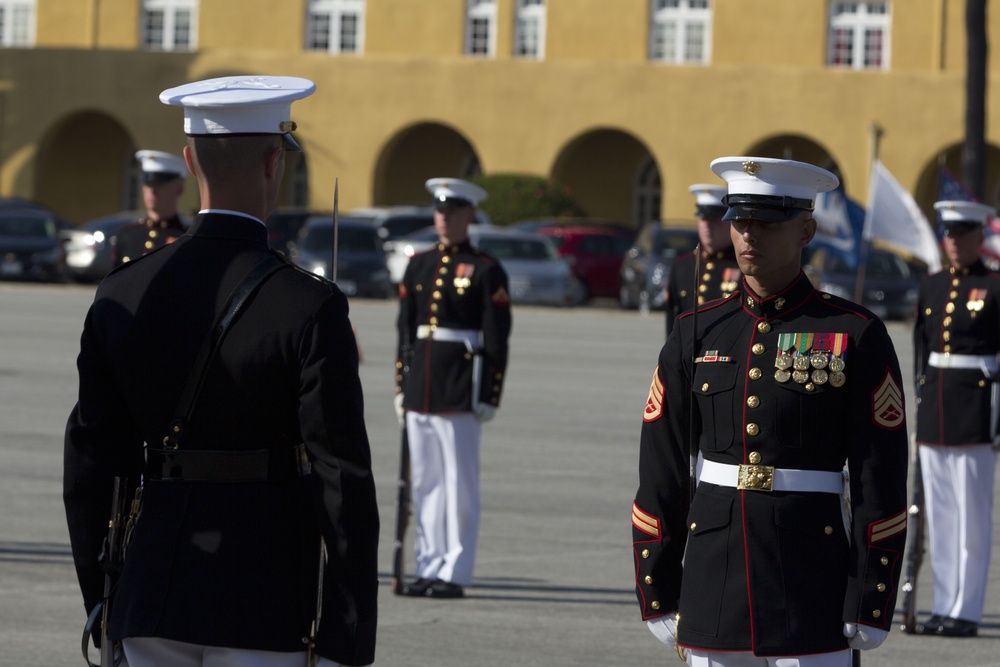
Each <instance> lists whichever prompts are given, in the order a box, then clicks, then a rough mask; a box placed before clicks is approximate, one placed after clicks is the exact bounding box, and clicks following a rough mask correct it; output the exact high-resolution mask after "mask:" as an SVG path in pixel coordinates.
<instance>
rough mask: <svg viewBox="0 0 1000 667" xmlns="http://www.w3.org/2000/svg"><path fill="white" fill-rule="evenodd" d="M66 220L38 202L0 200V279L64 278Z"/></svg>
mask: <svg viewBox="0 0 1000 667" xmlns="http://www.w3.org/2000/svg"><path fill="white" fill-rule="evenodd" d="M68 229H70V225H69V223H67V222H66V221H65V220H63V219H62V218H60V217H59V216H58V215H56V213H55V212H53V211H50V210H49V209H47V208H45V207H44V206H42V205H40V204H36V203H34V202H28V201H24V200H17V199H15V200H3V202H2V203H0V280H37V281H47V282H65V281H66V280H67V272H66V251H65V249H64V247H63V244H64V243H65V237H64V235H63V233H64V232H65V231H66V230H68Z"/></svg>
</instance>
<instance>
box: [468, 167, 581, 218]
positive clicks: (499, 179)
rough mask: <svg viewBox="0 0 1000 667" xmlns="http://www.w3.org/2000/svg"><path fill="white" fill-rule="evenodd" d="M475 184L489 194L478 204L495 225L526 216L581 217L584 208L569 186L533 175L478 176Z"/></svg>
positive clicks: (474, 179)
mask: <svg viewBox="0 0 1000 667" xmlns="http://www.w3.org/2000/svg"><path fill="white" fill-rule="evenodd" d="M472 181H473V182H474V183H476V184H477V185H479V186H480V187H482V188H483V189H485V190H486V192H488V193H489V197H488V198H487V199H486V200H485V201H483V202H480V203H479V208H480V209H482V210H483V211H485V212H486V213H487V214H488V215H489V216H490V218H492V220H493V224H496V225H510V224H513V223H515V222H518V221H520V220H527V219H529V218H548V217H560V216H582V215H585V213H584V211H583V209H581V208H580V206H579V205H578V204H577V203H576V201H575V200H574V199H573V196H572V194H571V193H570V191H569V188H567V187H565V186H561V185H557V184H555V183H553V182H551V181H549V180H547V179H545V178H543V177H541V176H534V175H532V174H491V175H489V176H477V177H475V178H473V179H472Z"/></svg>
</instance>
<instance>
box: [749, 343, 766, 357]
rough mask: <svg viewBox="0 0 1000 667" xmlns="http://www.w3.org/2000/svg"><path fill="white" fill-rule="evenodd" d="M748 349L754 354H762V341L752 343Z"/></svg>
mask: <svg viewBox="0 0 1000 667" xmlns="http://www.w3.org/2000/svg"><path fill="white" fill-rule="evenodd" d="M750 349H751V350H752V351H753V353H754V354H764V344H763V343H754V344H753V347H752V348H750Z"/></svg>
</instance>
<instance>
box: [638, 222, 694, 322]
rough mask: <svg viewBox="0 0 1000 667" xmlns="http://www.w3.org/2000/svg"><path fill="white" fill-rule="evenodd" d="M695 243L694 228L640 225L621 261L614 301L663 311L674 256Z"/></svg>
mask: <svg viewBox="0 0 1000 667" xmlns="http://www.w3.org/2000/svg"><path fill="white" fill-rule="evenodd" d="M697 245H698V230H697V229H695V228H693V227H674V226H668V225H664V224H662V223H659V222H650V223H647V224H645V225H643V227H642V229H640V230H639V233H638V234H637V235H636V237H635V240H634V241H633V242H632V246H631V247H630V248H629V249H628V250H627V251H626V253H625V258H624V259H623V260H622V263H621V287H620V289H619V293H618V303H619V305H621V307H622V308H626V309H633V308H638V309H639V310H640V311H642V312H648V311H650V310H663V307H664V305H663V304H664V300H665V298H666V289H667V279H668V278H669V277H670V267H671V266H673V262H674V257H676V256H677V255H682V254H684V253H686V252H691V251H692V250H694V249H695V246H697Z"/></svg>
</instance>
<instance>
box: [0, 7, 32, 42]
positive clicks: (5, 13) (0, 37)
mask: <svg viewBox="0 0 1000 667" xmlns="http://www.w3.org/2000/svg"><path fill="white" fill-rule="evenodd" d="M36 14H37V12H36V11H35V0H0V47H3V48H30V47H33V46H34V45H35V27H36V19H37V16H36Z"/></svg>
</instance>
